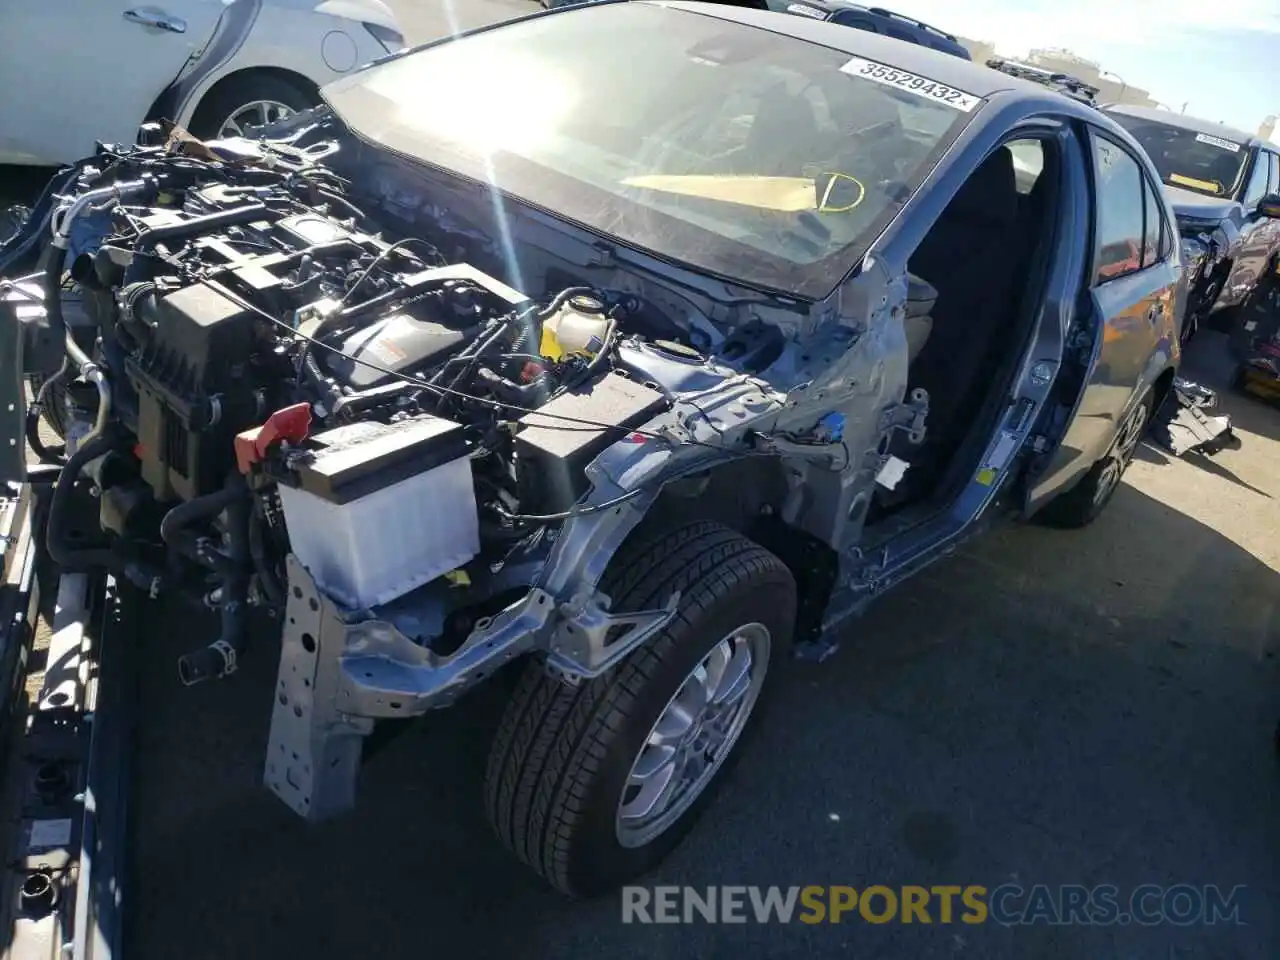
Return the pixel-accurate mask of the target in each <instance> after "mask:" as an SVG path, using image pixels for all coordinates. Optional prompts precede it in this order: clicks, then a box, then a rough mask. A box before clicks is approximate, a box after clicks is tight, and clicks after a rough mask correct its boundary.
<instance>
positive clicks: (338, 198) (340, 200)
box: [314, 187, 369, 220]
mask: <svg viewBox="0 0 1280 960" xmlns="http://www.w3.org/2000/svg"><path fill="white" fill-rule="evenodd" d="M314 189H315V192H316V193H317V194H319V195H320V196H322V197H324V199H325V200H327V201H329V202H330V203H336V204H340V205H341V206H344V207H346V208H347V211H348V212H349V213H350V214H352V215H353V216H354V217H356V218H357V219H359V220H367V219H369V218H368V217H367V216H366V215H365V212H364V211H363V210H361V209H360V208H359V207H357V206H356V205H355V204H354V203H352V202H351V201H350V200H348V199H347V198H346V197H344V196H342V195H341V194H339V193H334V192H333V191H332V190H325V189H324V188H323V187H315V188H314Z"/></svg>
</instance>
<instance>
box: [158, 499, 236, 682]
mask: <svg viewBox="0 0 1280 960" xmlns="http://www.w3.org/2000/svg"><path fill="white" fill-rule="evenodd" d="M221 492H222V493H225V494H227V495H228V496H230V497H231V500H230V503H228V504H227V507H226V509H227V512H228V531H227V532H228V535H229V539H230V545H229V546H230V549H229V554H228V556H227V558H226V559H227V560H228V561H229V564H230V568H229V572H228V575H227V576H226V577H225V578H224V579H223V581H222V603H221V606H220V608H219V609H220V614H221V629H220V630H219V633H218V639H217V640H215V641H214V642H213V643H211V644H209V645H208V646H207V647H202V648H201V649H199V650H193V651H192V652H191V653H188V654H186V655H184V656H182V657H179V658H178V677H179V679H180V680H181V681H182V682H183V683H184V684H185V685H187V686H191V685H192V684H196V683H199V682H201V681H202V680H209V679H219V678H221V677H225V676H228V675H230V674H232V673H235V671H236V668H237V665H238V661H239V658H240V656H241V655H242V654H243V653H244V650H245V647H246V646H247V645H248V641H249V617H248V604H249V571H250V569H251V566H250V564H251V560H250V544H249V524H250V516H251V512H250V511H251V510H252V503H251V501H250V499H249V491H248V488H247V487H246V486H245V485H244V481H243V479H241V478H239V477H236V478H233V479H232V480H231V481H230V482H229V484H228V485H227V487H226V488H225V489H224V490H223V491H221ZM210 496H214V495H212V494H211V495H210ZM174 509H180V508H178V507H175V508H174ZM172 512H173V511H170V513H172ZM166 518H167V515H166Z"/></svg>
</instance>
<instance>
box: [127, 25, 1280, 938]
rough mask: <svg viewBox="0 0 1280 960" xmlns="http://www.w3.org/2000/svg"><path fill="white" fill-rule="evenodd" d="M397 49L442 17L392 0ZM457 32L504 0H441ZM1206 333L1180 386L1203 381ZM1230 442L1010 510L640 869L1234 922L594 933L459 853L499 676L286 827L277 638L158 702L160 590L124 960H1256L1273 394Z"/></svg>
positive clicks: (797, 708)
mask: <svg viewBox="0 0 1280 960" xmlns="http://www.w3.org/2000/svg"><path fill="white" fill-rule="evenodd" d="M397 6H398V8H399V9H400V11H401V13H402V14H403V16H404V17H405V21H406V23H407V25H408V27H409V30H410V35H411V39H414V40H420V39H423V38H425V37H427V36H430V35H431V34H432V33H433V32H439V31H440V30H441V29H443V27H442V24H447V23H449V18H448V16H447V15H446V11H445V8H444V7H442V6H440V5H439V4H437V3H421V2H413V0H400V2H399V3H398V4H397ZM457 6H458V8H459V10H460V17H459V19H460V20H462V22H463V23H464V25H470V24H472V23H475V22H482V21H483V20H485V19H489V18H493V17H498V16H503V15H505V14H506V12H508V11H514V12H522V11H524V10H526V9H528V8H529V6H530V4H529V3H528V2H527V0H505V2H500V0H487V2H485V0H468V2H467V3H466V4H465V5H463V4H461V3H460V4H458V5H457ZM1225 371H1226V363H1225V358H1224V352H1223V348H1222V343H1221V341H1220V339H1218V338H1216V337H1213V336H1208V335H1206V336H1205V337H1203V338H1202V339H1201V340H1199V341H1198V342H1197V344H1196V345H1195V349H1194V350H1193V352H1192V356H1191V358H1190V363H1189V372H1190V373H1191V374H1192V375H1195V376H1202V377H1203V378H1204V379H1205V380H1206V381H1207V382H1209V383H1211V384H1215V385H1218V386H1222V385H1223V384H1224V383H1225ZM1223 405H1224V407H1225V409H1226V410H1227V411H1228V412H1230V413H1231V414H1232V415H1233V417H1234V418H1235V422H1236V424H1237V428H1238V432H1239V433H1240V435H1241V436H1242V438H1243V446H1242V448H1241V449H1240V450H1238V451H1228V452H1225V453H1222V454H1220V455H1219V456H1218V457H1216V458H1213V459H1208V458H1203V457H1198V456H1191V457H1188V458H1186V459H1183V460H1174V459H1170V458H1168V457H1166V456H1164V455H1163V454H1161V453H1160V452H1159V451H1157V450H1155V449H1154V448H1144V449H1143V451H1141V453H1140V457H1139V460H1138V461H1137V462H1135V463H1134V465H1133V467H1132V469H1131V470H1130V471H1129V473H1128V474H1127V476H1126V482H1125V484H1124V485H1123V487H1122V488H1121V490H1120V491H1119V493H1118V494H1117V496H1116V499H1115V501H1114V503H1113V505H1112V506H1111V508H1110V509H1109V510H1108V512H1107V513H1106V514H1105V515H1104V517H1103V518H1101V519H1100V520H1099V522H1098V523H1096V524H1095V525H1094V526H1093V527H1091V528H1090V529H1088V530H1086V531H1082V532H1078V533H1065V532H1059V531H1050V530H1044V529H1040V528H1035V527H1011V528H1008V529H1005V530H1002V531H1000V532H998V533H995V534H993V535H991V536H989V537H987V538H986V539H984V540H982V541H980V542H977V543H976V544H975V545H973V546H971V547H970V548H968V549H967V550H965V551H963V552H962V553H961V554H959V555H957V556H956V557H954V558H952V559H950V560H948V561H946V562H943V563H940V564H938V565H936V566H935V567H933V568H931V569H930V570H929V571H927V572H926V573H925V574H923V575H921V576H920V577H919V578H917V579H916V580H914V581H912V582H910V583H908V584H906V585H904V586H903V587H902V588H900V589H899V590H897V591H896V592H894V593H893V594H892V595H890V596H888V597H886V598H885V599H884V600H883V601H881V602H880V603H879V604H878V605H877V606H876V607H875V608H873V610H872V611H871V612H870V613H869V614H868V615H867V616H866V617H864V618H863V619H861V620H860V621H858V622H856V623H855V624H853V626H852V627H851V628H850V629H849V630H848V632H847V636H846V638H845V641H844V647H843V649H842V651H841V653H840V654H839V655H838V656H837V657H836V658H834V659H833V660H832V661H830V662H828V663H827V664H825V665H822V666H814V665H807V664H795V665H793V666H792V667H791V668H790V669H789V670H788V671H787V672H786V675H784V676H781V677H778V678H777V679H778V680H779V681H780V682H779V683H778V685H777V688H776V689H775V690H774V697H773V701H772V704H771V710H770V713H769V716H768V720H767V722H766V723H765V724H764V725H762V727H761V728H760V729H759V730H758V735H757V737H756V738H755V740H754V742H753V743H751V744H750V745H749V749H748V751H747V753H746V754H745V755H744V757H743V762H742V763H741V764H740V765H739V767H738V768H737V769H736V770H735V771H734V772H733V774H732V779H731V781H730V782H728V783H727V784H726V788H727V789H726V790H725V792H724V794H723V795H722V796H721V798H720V800H719V802H718V803H717V804H715V805H714V806H713V807H712V808H711V809H710V811H709V812H708V815H707V816H706V818H705V819H704V820H703V821H702V823H701V824H700V825H699V827H698V828H697V829H696V830H695V832H694V833H693V835H692V836H691V837H690V839H689V841H688V842H687V843H686V844H685V845H684V846H683V847H682V848H681V849H680V850H679V851H678V852H677V853H676V855H675V856H674V857H672V858H671V859H670V860H669V861H668V862H667V863H666V864H665V865H664V866H663V867H662V869H661V870H660V871H659V872H658V874H657V875H655V876H654V877H653V878H652V882H653V883H663V884H693V885H698V886H705V885H707V884H780V885H787V884H792V883H796V884H850V885H853V886H856V887H859V888H861V887H865V886H867V885H869V884H873V883H881V884H886V885H889V886H891V887H892V886H898V885H901V884H921V885H924V886H930V885H933V884H938V883H954V884H962V885H963V884H971V883H979V884H983V885H986V886H988V887H995V886H997V885H999V884H1001V883H1006V882H1018V883H1021V884H1023V885H1024V886H1030V885H1032V884H1035V883H1046V884H1059V883H1079V884H1085V885H1092V884H1098V883H1114V884H1116V885H1118V886H1120V887H1121V888H1122V889H1127V888H1131V887H1133V886H1135V885H1137V884H1141V883H1157V884H1166V885H1167V884H1172V883H1179V882H1185V883H1191V884H1196V885H1202V884H1209V883H1216V884H1219V885H1221V886H1223V887H1225V888H1228V889H1229V888H1231V887H1233V886H1236V885H1241V884H1243V885H1245V886H1246V887H1247V889H1246V891H1245V893H1244V896H1243V900H1242V907H1243V909H1242V914H1241V918H1242V919H1243V920H1244V921H1245V923H1246V925H1244V926H1236V925H1230V926H1216V927H1206V926H1194V927H1175V926H1157V927H1139V926H1131V925H1125V926H1111V927H1105V928H1087V927H1055V926H1047V925H1035V926H1026V927H1021V928H1005V927H1000V926H998V925H995V924H990V923H988V924H986V925H983V926H979V927H970V926H964V925H960V924H953V925H949V926H942V925H934V926H932V927H922V926H919V925H915V926H902V925H885V926H871V925H867V924H865V923H862V922H861V921H858V920H854V921H853V922H851V923H845V924H841V925H826V926H818V927H805V926H799V925H790V926H765V927H761V926H755V925H745V926H719V927H710V926H676V927H672V926H658V927H644V928H641V927H635V926H629V925H623V924H622V923H621V922H620V908H619V901H618V900H617V899H616V898H605V899H603V900H600V901H595V902H589V903H569V902H566V901H563V900H561V899H559V898H558V897H556V896H555V895H553V894H551V893H549V892H548V891H546V890H545V889H543V888H542V887H541V886H540V885H539V884H538V883H537V882H536V881H535V880H533V879H532V878H531V877H530V876H529V875H528V874H526V873H525V872H524V871H523V869H521V868H520V867H518V866H517V865H516V864H515V863H514V862H513V861H512V860H511V859H510V858H509V857H508V856H507V855H506V854H505V853H504V852H503V851H502V850H501V849H499V848H498V847H497V846H496V844H495V843H494V841H493V840H492V839H491V837H490V835H489V833H488V831H487V829H486V827H485V825H484V823H483V822H482V819H481V812H480V808H479V803H478V796H479V783H480V777H481V773H482V768H483V761H484V750H485V747H486V743H487V740H488V737H489V735H490V733H491V731H492V729H493V727H494V726H495V725H496V722H497V711H498V709H499V708H500V706H501V704H500V696H501V692H500V691H499V690H498V689H496V688H489V689H483V690H481V691H480V692H479V693H478V694H476V695H474V696H473V697H472V698H471V699H469V700H468V701H466V702H464V703H463V704H461V705H460V706H459V707H457V708H456V709H454V710H452V711H448V712H445V713H441V714H439V715H436V716H433V717H430V718H428V719H426V720H424V721H422V722H420V723H418V724H416V725H413V726H410V727H408V728H407V729H406V730H405V731H404V732H403V733H402V735H401V736H399V737H397V738H395V739H394V740H391V741H390V742H389V743H388V744H386V746H385V747H384V748H383V749H381V750H380V751H378V752H377V753H376V754H375V755H374V756H372V757H370V758H369V759H368V761H367V763H366V765H365V769H364V771H363V773H362V783H361V800H360V805H359V807H358V808H357V810H356V811H355V812H354V813H353V814H351V815H349V816H347V817H345V818H342V819H341V820H339V821H336V822H333V823H330V824H327V825H324V826H320V827H307V826H306V825H304V824H302V823H301V822H300V821H298V820H297V819H295V818H294V817H293V815H292V814H290V813H289V812H288V811H287V810H286V809H285V808H284V807H283V805H281V804H280V803H279V802H278V801H277V800H275V799H274V798H273V797H272V796H270V795H269V794H268V793H267V792H266V791H265V789H264V788H263V787H262V786H261V783H260V772H261V763H262V752H263V747H264V743H265V738H266V727H267V720H268V716H269V712H270V696H271V686H272V683H273V680H274V674H275V658H276V643H275V641H274V640H273V639H272V637H271V636H270V635H269V634H267V633H264V634H262V635H260V636H259V637H258V638H257V641H256V644H255V647H254V649H253V652H252V654H251V655H250V656H248V657H247V658H246V661H245V668H244V670H243V671H242V674H241V675H240V676H239V677H238V678H237V679H236V680H234V681H232V682H227V683H222V684H211V685H207V686H205V687H201V688H196V689H192V690H186V689H183V688H181V687H180V686H179V684H178V683H177V678H176V670H175V669H174V658H175V657H176V656H177V654H178V653H179V652H180V651H182V650H185V649H187V648H190V647H192V646H195V645H196V644H197V643H199V642H201V640H202V639H203V638H204V637H205V636H206V635H207V633H208V631H209V630H210V628H211V625H209V624H206V623H197V622H192V620H191V619H190V617H189V615H187V614H186V613H185V612H178V611H174V610H168V609H166V608H159V609H158V610H156V611H155V612H154V613H153V614H151V615H149V616H148V622H150V623H152V624H154V629H151V630H149V631H148V632H147V633H146V634H145V635H142V636H139V637H138V638H137V639H138V643H139V644H140V646H141V647H143V648H144V651H145V657H144V660H145V663H146V666H145V668H144V672H143V676H142V678H141V689H140V697H141V715H142V717H143V721H142V725H141V729H140V730H139V731H138V735H137V742H136V745H135V751H134V757H133V761H134V779H135V786H134V806H133V814H134V821H135V827H134V838H135V844H136V847H135V864H134V866H135V869H134V873H133V876H132V878H131V884H130V889H129V892H128V897H129V902H130V906H131V917H132V922H131V925H130V949H129V951H128V955H129V956H130V957H132V958H139V960H148V958H157V960H160V958H164V960H168V958H171V957H174V956H182V957H185V958H187V960H202V958H205V957H208V958H227V957H233V956H239V957H245V958H258V957H264V958H265V957H275V956H305V957H317V958H328V957H347V956H386V957H391V956H422V955H426V954H427V953H429V952H431V951H432V950H433V948H434V949H436V950H444V951H447V952H448V953H449V954H452V955H461V956H475V957H490V956H493V957H497V956H519V957H522V958H529V960H535V958H544V957H545V958H567V960H576V958H582V960H587V958H592V960H594V958H598V957H601V956H611V957H618V958H623V957H652V956H666V957H672V958H676V957H690V958H694V957H697V958H704V960H706V958H718V957H726V958H728V957H738V956H741V955H743V954H750V955H767V956H769V957H793V956H794V957H826V956H857V957H860V958H874V957H885V958H897V957H912V958H925V957H948V956H962V955H968V956H978V957H983V958H1005V957H1008V958H1026V957H1034V958H1037V960H1041V958H1044V960H1050V958H1089V960H1094V958H1104V957H1105V958H1110V957H1115V958H1121V957H1123V958H1130V957H1133V958H1157V957H1160V958H1175V957H1176V958H1189V957H1197V958H1198V957H1206V958H1209V957H1212V958H1215V960H1223V958H1236V957H1240V958H1254V957H1257V958H1264V957H1274V956H1275V949H1274V944H1275V943H1276V942H1277V932H1278V931H1277V929H1276V922H1275V917H1274V908H1273V905H1274V904H1276V903H1277V902H1280V879H1278V877H1277V873H1276V869H1275V865H1276V862H1277V854H1278V853H1280V829H1278V821H1277V817H1276V813H1275V811H1276V809H1277V800H1278V799H1280V797H1278V796H1277V794H1278V792H1280V780H1278V778H1277V766H1276V761H1275V756H1274V754H1273V749H1272V731H1273V728H1274V726H1275V722H1276V720H1277V718H1280V696H1277V693H1278V692H1280V685H1277V679H1278V678H1277V671H1276V662H1275V656H1274V655H1275V649H1276V647H1277V643H1278V641H1280V599H1278V598H1280V590H1278V589H1277V585H1278V581H1277V573H1278V572H1280V536H1278V534H1280V529H1278V526H1280V525H1278V520H1280V511H1277V507H1276V498H1277V497H1280V412H1277V411H1276V410H1273V409H1270V408H1268V407H1265V406H1263V405H1261V404H1259V403H1256V402H1254V401H1250V400H1247V399H1244V398H1240V397H1235V396H1224V398H1223Z"/></svg>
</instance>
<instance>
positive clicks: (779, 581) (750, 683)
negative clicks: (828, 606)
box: [485, 522, 796, 896]
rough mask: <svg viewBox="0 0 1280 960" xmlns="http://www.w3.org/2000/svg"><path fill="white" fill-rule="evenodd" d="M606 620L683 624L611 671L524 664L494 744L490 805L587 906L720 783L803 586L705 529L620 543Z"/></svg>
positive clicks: (507, 838) (777, 563) (510, 837)
mask: <svg viewBox="0 0 1280 960" xmlns="http://www.w3.org/2000/svg"><path fill="white" fill-rule="evenodd" d="M602 586H603V587H604V590H605V592H606V593H608V594H609V595H610V596H612V597H614V600H615V604H614V607H615V609H618V610H640V609H649V608H653V607H656V606H660V605H661V604H662V603H664V602H665V601H666V600H667V598H668V597H670V596H671V594H672V593H673V591H677V590H678V591H680V604H679V610H678V612H677V614H676V617H675V618H674V619H673V620H672V622H671V623H670V624H669V625H668V626H667V627H666V628H665V629H664V630H663V631H661V632H660V633H659V634H658V635H657V636H656V637H655V638H653V639H652V640H651V641H650V642H648V643H647V644H645V645H644V646H643V647H641V648H639V649H637V650H636V651H634V652H633V653H632V654H631V655H630V656H629V657H627V658H626V659H625V660H624V661H623V662H622V663H621V664H620V665H619V666H617V667H615V668H614V669H612V670H610V671H608V672H607V673H605V674H604V675H602V676H600V677H598V678H596V679H594V680H589V681H585V682H583V683H581V684H579V685H578V686H569V685H566V684H565V683H563V682H561V681H560V680H557V679H553V678H552V677H550V676H548V675H547V673H546V671H545V669H544V668H543V666H542V665H541V664H539V663H536V662H535V663H531V664H530V665H529V666H528V668H527V669H526V671H525V673H524V675H523V677H522V678H521V680H520V682H519V684H518V686H517V689H516V691H515V693H514V695H513V697H512V699H511V702H510V704H509V705H508V708H507V712H506V715H505V717H504V718H503V721H502V725H501V727H500V728H499V731H498V734H497V736H496V737H495V739H494V743H493V748H492V751H491V753H490V756H489V767H488V771H487V775H486V779H485V805H486V809H487V812H488V815H489V819H490V821H491V822H492V824H493V827H494V829H495V830H496V831H497V834H498V836H499V837H500V838H501V840H502V841H503V842H504V843H505V844H506V845H507V846H508V847H510V848H511V850H512V851H513V852H514V853H515V854H516V856H518V857H519V858H520V859H521V860H523V861H524V862H525V863H526V864H528V865H529V866H531V867H532V868H533V869H534V870H535V871H537V872H538V873H539V874H541V875H542V876H543V877H544V878H545V879H546V880H547V881H548V882H549V883H551V884H552V885H553V886H554V887H556V888H557V889H559V890H561V891H562V892H564V893H567V894H570V895H572V896H592V895H595V894H599V893H603V892H606V891H608V890H611V889H613V888H614V887H616V886H618V885H620V884H622V883H625V882H627V881H628V880H631V879H633V878H635V877H637V876H639V875H640V874H642V873H644V872H645V871H647V870H649V869H650V868H651V867H653V866H654V865H655V864H657V862H658V861H659V860H661V859H662V858H663V857H664V856H665V855H666V854H667V853H669V852H670V851H671V850H672V849H673V848H674V847H675V846H676V845H677V844H678V843H679V842H680V840H681V838H682V837H683V836H684V834H685V833H687V832H688V830H689V828H690V827H691V826H692V825H693V823H694V821H695V820H696V819H697V817H698V815H699V813H700V812H701V810H702V809H703V807H704V806H705V805H706V803H707V802H709V800H710V798H711V795H712V793H713V791H714V789H715V787H716V786H717V785H718V783H719V781H721V780H722V779H723V773H724V768H725V766H726V764H727V763H728V762H730V761H731V758H732V757H734V756H736V754H737V752H738V751H735V749H734V748H735V747H736V746H738V744H739V742H740V739H741V737H742V735H743V733H744V731H745V730H746V729H747V727H748V724H749V722H750V721H751V720H752V718H753V716H754V715H755V713H756V712H757V710H756V708H757V706H758V704H759V702H760V696H761V692H762V691H763V689H764V686H765V683H766V680H767V678H768V676H769V674H770V672H771V670H772V669H773V668H775V667H776V664H777V663H778V661H779V660H780V658H781V657H782V656H783V653H784V651H785V649H786V648H787V646H788V645H789V642H790V639H791V631H792V624H793V622H794V619H795V608H796V590H795V583H794V581H793V579H792V577H791V573H790V571H788V569H787V568H786V566H784V565H783V563H782V561H781V560H779V559H778V558H777V557H775V556H774V555H773V554H771V553H769V552H768V551H767V550H765V549H764V548H763V547H761V546H759V545H758V544H756V543H753V542H752V541H750V540H747V539H746V538H745V537H742V536H740V535H739V534H737V533H735V532H733V531H732V530H729V529H727V528H725V527H722V526H720V525H718V524H714V523H703V522H699V523H695V524H692V525H688V526H684V527H681V528H678V529H675V530H672V531H670V532H667V533H665V534H662V535H659V536H656V537H650V538H646V539H645V540H643V541H641V542H637V543H635V544H629V545H628V546H627V547H626V548H624V551H623V553H620V554H619V556H618V558H617V559H616V560H615V562H614V564H613V566H612V567H611V568H610V573H609V575H608V576H607V577H606V581H605V583H604V584H603V585H602Z"/></svg>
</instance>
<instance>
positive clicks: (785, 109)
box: [739, 83, 819, 177]
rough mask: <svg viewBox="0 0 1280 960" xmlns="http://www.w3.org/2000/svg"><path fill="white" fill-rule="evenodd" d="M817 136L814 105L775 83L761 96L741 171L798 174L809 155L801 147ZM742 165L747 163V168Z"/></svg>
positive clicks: (748, 137)
mask: <svg viewBox="0 0 1280 960" xmlns="http://www.w3.org/2000/svg"><path fill="white" fill-rule="evenodd" d="M818 139H819V132H818V122H817V120H816V119H815V118H814V116H813V107H812V106H810V104H809V102H808V101H807V100H806V99H805V98H804V97H800V96H795V95H793V94H792V93H790V92H789V91H788V90H787V88H786V85H785V84H781V83H780V84H777V85H776V86H774V87H771V88H770V89H769V90H767V91H766V92H765V93H764V95H763V96H761V98H760V103H759V106H758V108H757V110H756V115H755V119H753V120H752V122H751V130H750V131H749V132H748V133H747V139H746V142H745V145H744V147H743V150H742V154H741V157H742V161H741V162H740V164H739V165H740V166H743V167H744V169H743V170H742V172H743V173H751V174H755V175H758V176H772V177H798V176H800V172H801V166H802V165H803V163H804V162H805V161H806V160H808V159H811V158H808V157H805V156H804V153H803V151H805V150H806V149H807V148H811V147H812V145H814V144H815V143H816V142H817V141H818ZM745 167H750V169H749V170H747V169H745Z"/></svg>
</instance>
